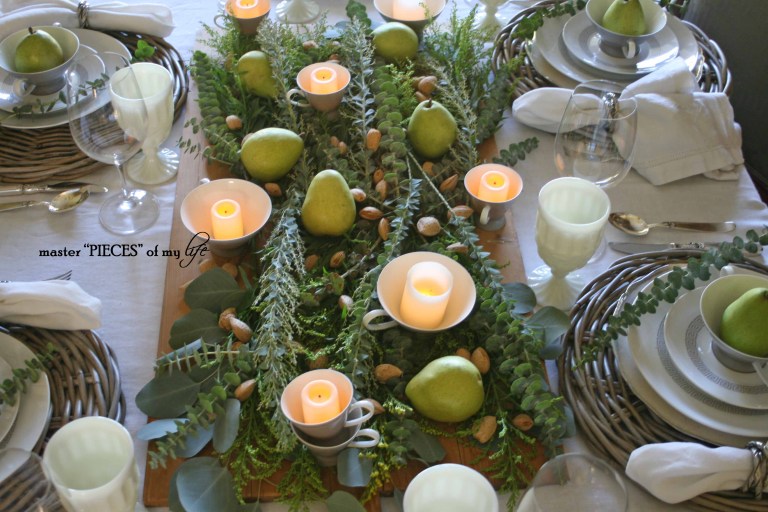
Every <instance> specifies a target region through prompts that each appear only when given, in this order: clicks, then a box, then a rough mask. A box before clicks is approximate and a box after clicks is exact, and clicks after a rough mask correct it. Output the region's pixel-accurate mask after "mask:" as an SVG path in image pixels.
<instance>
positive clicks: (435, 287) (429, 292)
mask: <svg viewBox="0 0 768 512" xmlns="http://www.w3.org/2000/svg"><path fill="white" fill-rule="evenodd" d="M414 288H416V291H417V292H419V293H420V294H422V295H426V296H427V297H436V296H438V295H442V294H443V293H445V289H444V287H442V286H440V283H438V282H436V281H432V280H424V281H420V282H418V283H415V284H414Z"/></svg>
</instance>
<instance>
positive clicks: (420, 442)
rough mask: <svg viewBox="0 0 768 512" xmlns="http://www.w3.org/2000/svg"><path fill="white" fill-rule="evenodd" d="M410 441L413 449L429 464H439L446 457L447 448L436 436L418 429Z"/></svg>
mask: <svg viewBox="0 0 768 512" xmlns="http://www.w3.org/2000/svg"><path fill="white" fill-rule="evenodd" d="M410 439H411V446H412V447H413V449H414V450H415V451H416V453H417V454H418V455H419V457H420V458H421V459H422V460H423V461H424V462H426V463H427V464H432V463H434V462H439V461H441V460H443V458H444V457H445V448H443V445H442V444H440V441H438V440H437V438H436V437H435V436H433V435H430V434H425V433H424V432H422V431H421V429H416V430H414V431H413V432H412V433H411V437H410Z"/></svg>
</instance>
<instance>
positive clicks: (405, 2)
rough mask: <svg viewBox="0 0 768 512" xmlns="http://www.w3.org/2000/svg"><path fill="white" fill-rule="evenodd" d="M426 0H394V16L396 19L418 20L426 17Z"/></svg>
mask: <svg viewBox="0 0 768 512" xmlns="http://www.w3.org/2000/svg"><path fill="white" fill-rule="evenodd" d="M423 1H424V0H392V18H394V19H396V20H406V21H417V20H423V19H425V18H426V16H425V14H424V6H423V5H421V3H422V2H423Z"/></svg>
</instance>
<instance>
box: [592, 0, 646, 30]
mask: <svg viewBox="0 0 768 512" xmlns="http://www.w3.org/2000/svg"><path fill="white" fill-rule="evenodd" d="M602 25H603V27H605V28H606V29H608V30H610V31H611V32H616V33H617V34H623V35H625V36H641V35H643V34H645V33H646V32H647V28H646V26H645V14H643V6H642V5H640V0H614V1H613V3H612V4H611V5H610V6H608V10H607V11H605V14H604V15H603V21H602Z"/></svg>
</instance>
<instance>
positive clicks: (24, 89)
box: [13, 80, 35, 98]
mask: <svg viewBox="0 0 768 512" xmlns="http://www.w3.org/2000/svg"><path fill="white" fill-rule="evenodd" d="M34 90H35V84H30V83H27V82H26V81H25V80H14V81H13V94H14V95H15V96H16V97H17V98H26V97H27V96H29V95H30V94H32V91H34Z"/></svg>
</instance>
